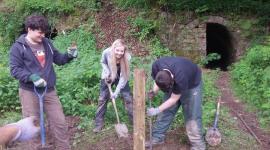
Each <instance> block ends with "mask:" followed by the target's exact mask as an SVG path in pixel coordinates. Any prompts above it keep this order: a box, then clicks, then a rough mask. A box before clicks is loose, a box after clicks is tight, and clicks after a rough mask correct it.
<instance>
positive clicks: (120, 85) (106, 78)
mask: <svg viewBox="0 0 270 150" xmlns="http://www.w3.org/2000/svg"><path fill="white" fill-rule="evenodd" d="M130 59H131V56H130V54H129V53H128V51H127V46H126V45H125V43H124V41H123V40H122V39H117V40H115V41H114V42H113V44H112V45H111V46H110V47H109V48H107V49H105V50H104V51H103V53H102V56H101V65H102V74H101V83H100V95H99V100H98V108H97V112H96V116H95V128H94V129H93V132H95V133H98V132H100V131H101V130H102V128H103V126H104V115H105V112H106V109H107V103H108V100H109V99H111V98H115V99H116V98H118V96H119V95H121V96H122V97H123V100H124V102H125V109H126V111H127V112H128V117H129V120H130V122H131V123H132V121H133V114H132V113H133V112H132V108H133V106H132V105H133V98H132V95H131V92H130V87H129V84H128V80H129V75H130V69H129V60H130ZM108 83H110V84H111V85H112V86H113V85H115V86H116V88H115V91H113V93H112V95H110V92H109V89H108V87H107V84H108Z"/></svg>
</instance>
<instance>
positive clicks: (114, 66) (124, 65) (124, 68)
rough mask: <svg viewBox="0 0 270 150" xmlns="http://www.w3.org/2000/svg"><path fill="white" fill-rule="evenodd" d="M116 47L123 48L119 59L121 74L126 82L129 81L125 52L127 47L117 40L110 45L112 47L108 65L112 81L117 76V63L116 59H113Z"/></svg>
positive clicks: (120, 40) (122, 41)
mask: <svg viewBox="0 0 270 150" xmlns="http://www.w3.org/2000/svg"><path fill="white" fill-rule="evenodd" d="M116 47H124V55H123V56H122V57H121V59H120V68H121V74H122V75H123V76H124V78H125V79H126V80H128V79H129V62H128V57H129V54H128V52H127V46H126V44H125V42H124V40H122V39H117V40H115V41H114V42H113V43H112V46H111V59H110V60H111V61H110V63H109V65H110V68H111V78H112V81H114V80H115V78H116V76H117V62H116V57H115V48H116Z"/></svg>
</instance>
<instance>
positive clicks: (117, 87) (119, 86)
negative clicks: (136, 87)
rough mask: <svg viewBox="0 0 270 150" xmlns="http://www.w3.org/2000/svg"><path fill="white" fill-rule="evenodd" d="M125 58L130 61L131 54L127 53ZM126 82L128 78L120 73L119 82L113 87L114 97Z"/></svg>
mask: <svg viewBox="0 0 270 150" xmlns="http://www.w3.org/2000/svg"><path fill="white" fill-rule="evenodd" d="M127 59H128V62H129V63H130V60H131V55H130V54H128V57H127ZM127 82H128V80H126V79H125V78H124V77H123V75H122V74H120V79H119V82H118V84H117V86H116V89H115V92H114V94H115V95H116V97H117V96H118V94H119V93H120V91H121V89H123V88H124V87H125V86H126V84H127Z"/></svg>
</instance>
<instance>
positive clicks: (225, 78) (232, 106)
mask: <svg viewBox="0 0 270 150" xmlns="http://www.w3.org/2000/svg"><path fill="white" fill-rule="evenodd" d="M229 83H230V77H229V73H228V72H221V75H220V77H219V80H217V86H218V88H219V89H220V91H221V93H222V94H221V102H222V105H225V106H227V107H228V108H229V111H230V113H231V115H232V116H233V117H236V118H237V120H238V126H239V129H240V130H244V131H245V132H248V133H250V134H251V132H250V131H249V130H248V129H247V127H246V126H245V124H244V123H243V121H244V122H245V123H246V125H247V126H248V127H249V128H250V129H251V130H252V131H253V132H254V134H255V135H256V136H257V137H258V139H259V141H260V142H261V143H262V149H264V150H269V149H270V134H267V133H265V132H264V131H263V130H262V129H261V128H260V126H259V123H258V119H257V117H256V114H255V113H254V112H247V111H246V110H245V107H244V106H245V104H244V103H242V102H240V101H239V100H237V98H236V97H234V96H233V92H232V90H231V88H230V85H229ZM240 117H241V118H242V119H243V121H241V119H240Z"/></svg>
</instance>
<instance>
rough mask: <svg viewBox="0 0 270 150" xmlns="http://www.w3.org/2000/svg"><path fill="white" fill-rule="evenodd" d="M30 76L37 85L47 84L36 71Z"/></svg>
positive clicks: (43, 85)
mask: <svg viewBox="0 0 270 150" xmlns="http://www.w3.org/2000/svg"><path fill="white" fill-rule="evenodd" d="M29 78H30V80H31V81H32V82H33V83H34V85H35V86H36V87H45V86H46V85H47V82H46V81H45V80H44V79H42V78H41V77H40V76H39V75H37V74H35V73H34V74H32V75H30V77H29Z"/></svg>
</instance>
